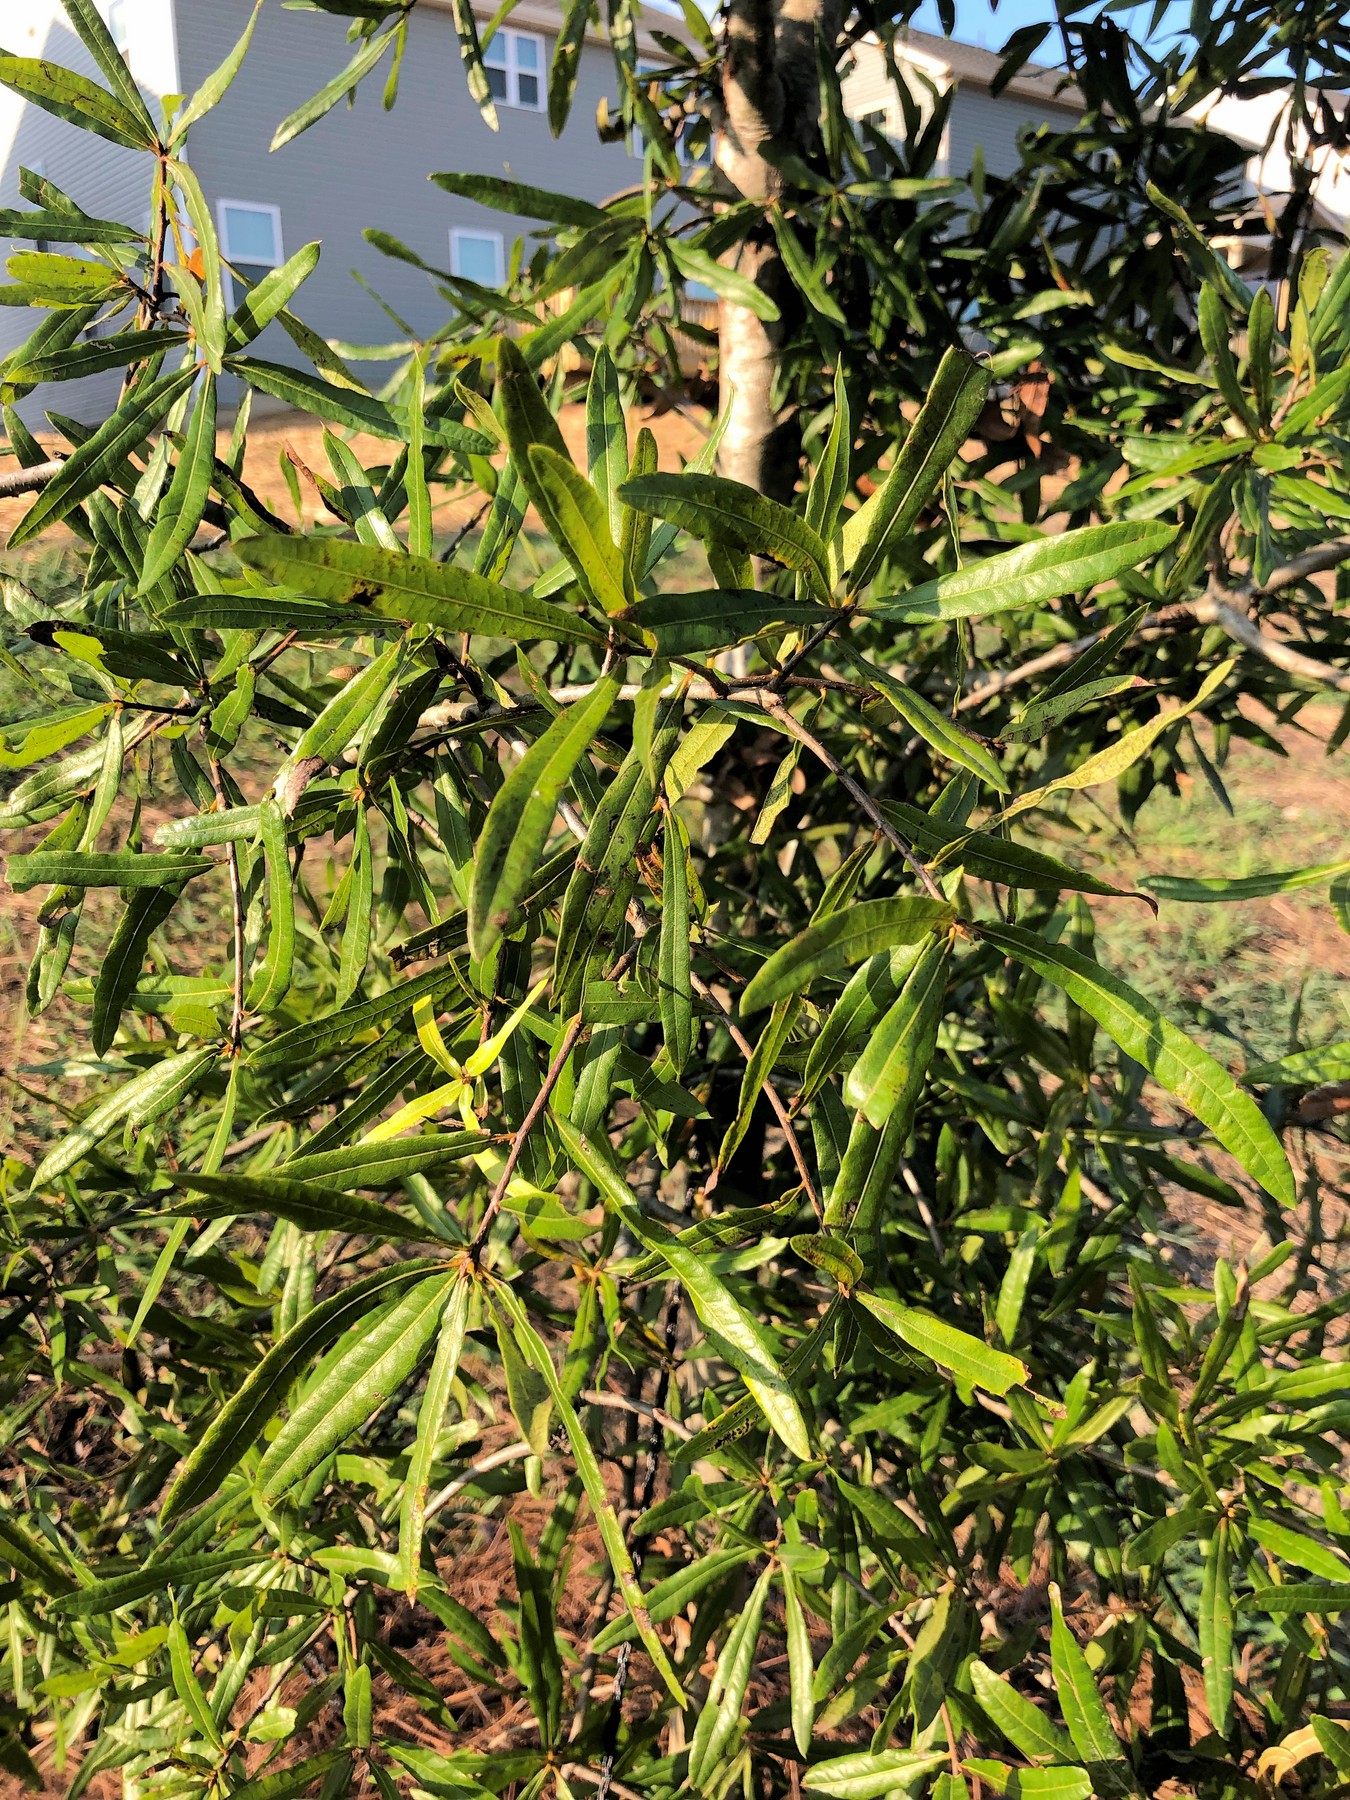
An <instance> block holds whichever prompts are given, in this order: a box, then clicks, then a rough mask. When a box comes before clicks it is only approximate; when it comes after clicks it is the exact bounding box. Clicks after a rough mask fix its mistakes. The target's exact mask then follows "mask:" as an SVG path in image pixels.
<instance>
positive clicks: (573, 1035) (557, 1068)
mask: <svg viewBox="0 0 1350 1800" xmlns="http://www.w3.org/2000/svg"><path fill="white" fill-rule="evenodd" d="M637 952H638V947H637V945H636V944H630V945H629V947H628V949H627V950H625V951H624V953H623V955H622V956H621V957H620V958H619V960H618V962H616V963H615V964H614V966H613V968H612V969H610V970H609V971H608V973H607V974H606V976H605V980H606V981H620V980H622V979H623V977H624V975H626V974H627V972H628V970H629V968H630V966H631V965H632V963H633V960H634V959H635V957H636V956H637ZM585 1029H586V1027H585V1024H584V1023H583V1021H582V1017H581V1014H580V1013H578V1014H577V1016H576V1018H575V1019H573V1021H572V1023H571V1024H570V1025H569V1026H568V1027H567V1031H566V1033H565V1034H564V1036H563V1041H562V1043H561V1044H560V1045H559V1046H558V1051H557V1054H556V1055H555V1056H554V1058H553V1061H552V1062H551V1063H550V1064H549V1066H548V1073H547V1074H546V1075H545V1076H544V1080H543V1085H542V1086H541V1087H540V1089H539V1092H538V1093H537V1094H536V1095H535V1097H534V1100H533V1102H532V1104H531V1106H530V1110H529V1111H528V1112H527V1113H526V1115H525V1117H524V1118H523V1119H522V1120H521V1122H520V1125H519V1127H518V1129H517V1130H516V1133H515V1135H514V1136H513V1137H512V1139H511V1148H510V1149H509V1150H508V1151H507V1153H506V1166H505V1167H504V1168H503V1170H502V1172H501V1174H500V1176H499V1177H498V1178H497V1185H496V1187H494V1188H493V1190H492V1193H491V1195H490V1196H489V1198H488V1203H487V1205H486V1207H484V1209H483V1217H482V1219H481V1220H480V1221H479V1225H478V1229H477V1231H476V1232H475V1233H474V1234H473V1241H472V1242H471V1243H470V1245H469V1255H470V1256H471V1257H473V1259H474V1260H475V1262H476V1261H477V1260H478V1257H479V1256H480V1255H481V1254H482V1250H483V1245H484V1244H485V1243H486V1242H487V1238H488V1233H489V1232H490V1231H491V1230H492V1226H493V1222H494V1220H495V1219H496V1217H497V1214H498V1213H499V1212H500V1211H501V1207H502V1201H503V1200H505V1198H506V1190H507V1188H509V1187H510V1185H511V1177H512V1176H513V1175H514V1174H515V1172H516V1165H517V1164H518V1163H519V1161H520V1158H521V1155H522V1154H523V1152H524V1149H525V1144H526V1141H527V1140H528V1138H529V1135H530V1133H531V1132H532V1131H533V1130H534V1128H535V1126H536V1125H537V1124H538V1123H539V1121H540V1119H541V1118H542V1117H543V1114H544V1111H545V1109H546V1107H547V1106H548V1103H549V1099H550V1096H551V1095H552V1093H553V1090H554V1088H555V1087H557V1085H558V1081H559V1078H560V1077H561V1075H562V1072H563V1070H564V1069H565V1068H566V1066H567V1059H568V1057H569V1056H570V1055H571V1054H572V1052H573V1051H574V1050H575V1049H576V1047H577V1042H578V1040H579V1038H580V1037H581V1034H582V1032H583V1031H584V1030H585Z"/></svg>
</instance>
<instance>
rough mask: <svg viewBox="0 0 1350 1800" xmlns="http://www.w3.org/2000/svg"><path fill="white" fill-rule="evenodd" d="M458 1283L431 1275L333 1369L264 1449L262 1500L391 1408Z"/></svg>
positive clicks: (260, 1476)
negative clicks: (372, 1417)
mask: <svg viewBox="0 0 1350 1800" xmlns="http://www.w3.org/2000/svg"><path fill="white" fill-rule="evenodd" d="M461 1280H462V1276H461V1275H460V1273H459V1271H458V1270H456V1271H453V1272H451V1273H449V1274H436V1275H428V1276H427V1277H426V1279H425V1280H423V1281H419V1282H418V1283H417V1284H416V1286H415V1287H412V1288H410V1289H409V1290H408V1292H407V1293H406V1294H404V1295H403V1296H402V1297H401V1298H400V1299H399V1300H397V1301H395V1303H394V1305H393V1306H392V1307H390V1309H389V1311H388V1312H387V1313H385V1314H384V1316H383V1317H382V1318H380V1319H378V1320H377V1321H376V1323H375V1324H374V1325H373V1326H372V1327H371V1328H370V1329H369V1330H367V1331H365V1332H362V1333H361V1335H360V1336H359V1337H357V1338H356V1339H355V1341H354V1342H353V1343H352V1344H350V1345H349V1346H348V1348H347V1349H346V1350H344V1351H343V1353H342V1354H341V1355H340V1356H338V1357H336V1358H334V1359H333V1360H332V1361H330V1362H329V1363H328V1365H327V1367H326V1368H325V1370H324V1372H323V1374H322V1375H321V1376H320V1378H319V1380H318V1381H317V1382H316V1383H315V1385H314V1386H313V1387H312V1388H311V1389H310V1390H309V1392H308V1393H307V1394H306V1395H305V1397H304V1399H303V1400H302V1401H301V1402H300V1404H299V1405H298V1406H297V1407H296V1409H295V1411H294V1412H293V1413H292V1414H291V1416H290V1418H289V1419H288V1420H287V1421H286V1423H285V1424H284V1425H283V1426H282V1428H281V1430H280V1431H279V1432H278V1433H277V1435H276V1436H275V1437H274V1438H273V1439H272V1441H271V1443H270V1444H269V1445H268V1446H267V1450H266V1453H265V1454H264V1456H263V1459H262V1462H261V1464H260V1465H259V1468H258V1489H259V1492H260V1493H261V1494H262V1497H263V1499H264V1500H266V1501H268V1502H269V1503H270V1502H271V1501H274V1500H276V1499H278V1498H279V1497H280V1496H281V1495H282V1494H284V1493H285V1492H286V1490H287V1488H290V1487H293V1486H294V1485H295V1483H296V1482H297V1481H301V1480H303V1478H304V1477H305V1476H306V1475H308V1474H309V1472H310V1471H311V1470H312V1469H315V1468H317V1467H318V1465H319V1464H320V1463H321V1462H322V1461H323V1460H324V1458H325V1457H326V1456H328V1455H329V1453H330V1452H331V1451H333V1450H335V1449H336V1448H337V1447H338V1445H339V1444H341V1443H343V1442H344V1441H345V1439H347V1438H348V1437H350V1436H351V1434H352V1432H354V1431H355V1430H356V1429H357V1428H358V1427H359V1426H360V1425H361V1424H362V1422H363V1421H364V1420H365V1419H367V1418H368V1417H369V1416H370V1414H371V1413H372V1412H375V1411H377V1410H378V1409H379V1408H380V1407H382V1406H384V1405H385V1404H386V1403H387V1402H388V1400H389V1398H390V1396H391V1395H392V1394H393V1393H394V1391H395V1389H396V1388H398V1387H399V1386H400V1385H401V1384H402V1383H403V1382H404V1381H405V1380H406V1379H407V1377H408V1376H409V1375H410V1374H411V1373H412V1371H413V1370H414V1369H415V1368H416V1367H417V1365H418V1363H419V1362H420V1361H421V1359H422V1355H423V1353H424V1351H425V1350H426V1347H427V1345H428V1344H429V1343H430V1342H431V1339H432V1338H433V1337H434V1336H435V1334H436V1331H437V1329H438V1327H439V1325H440V1320H441V1315H442V1313H443V1312H444V1310H445V1303H446V1301H447V1299H448V1298H449V1296H450V1292H451V1290H452V1289H453V1288H454V1287H455V1285H456V1284H457V1283H458V1282H460V1281H461Z"/></svg>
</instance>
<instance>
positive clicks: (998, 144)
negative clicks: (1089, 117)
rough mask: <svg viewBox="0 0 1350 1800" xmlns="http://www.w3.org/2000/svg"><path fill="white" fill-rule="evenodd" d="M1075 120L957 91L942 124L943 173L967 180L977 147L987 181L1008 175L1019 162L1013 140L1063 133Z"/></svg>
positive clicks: (1006, 98)
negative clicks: (1040, 131) (1044, 131)
mask: <svg viewBox="0 0 1350 1800" xmlns="http://www.w3.org/2000/svg"><path fill="white" fill-rule="evenodd" d="M1077 116H1078V113H1077V110H1076V109H1070V108H1067V107H1060V106H1053V105H1046V104H1044V103H1042V102H1038V101H1035V100H1025V99H1020V98H1017V97H1015V96H1013V95H1009V94H998V95H991V94H989V93H987V92H985V91H984V90H983V89H982V88H977V87H965V86H961V85H958V87H957V90H956V94H955V97H954V98H953V100H952V110H951V115H950V117H949V119H948V121H947V168H948V170H949V172H950V173H951V174H953V175H961V176H965V175H968V174H969V173H970V171H971V169H972V168H973V167H974V163H975V147H976V145H977V144H978V145H979V147H980V148H981V150H982V151H983V152H984V166H985V169H986V171H987V172H988V173H989V174H990V175H1012V174H1013V173H1014V172H1015V171H1016V169H1017V166H1018V163H1019V162H1020V160H1021V157H1020V154H1019V149H1018V140H1019V139H1020V138H1021V137H1022V136H1023V134H1024V133H1025V132H1027V131H1031V130H1035V129H1036V128H1038V127H1039V126H1042V125H1045V126H1047V127H1048V128H1049V129H1050V130H1051V131H1063V130H1065V129H1066V128H1067V127H1068V126H1070V125H1071V124H1072V123H1073V121H1074V120H1075V118H1077Z"/></svg>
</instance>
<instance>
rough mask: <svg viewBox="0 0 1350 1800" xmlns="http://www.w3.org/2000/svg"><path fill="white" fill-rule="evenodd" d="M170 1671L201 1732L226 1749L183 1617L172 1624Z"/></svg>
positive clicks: (217, 1747)
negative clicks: (193, 1664)
mask: <svg viewBox="0 0 1350 1800" xmlns="http://www.w3.org/2000/svg"><path fill="white" fill-rule="evenodd" d="M169 1672H170V1678H171V1680H172V1681H173V1689H174V1692H175V1693H176V1694H177V1696H178V1698H179V1699H180V1700H181V1701H182V1702H183V1705H184V1706H185V1707H186V1708H187V1712H188V1717H189V1718H190V1719H191V1720H192V1722H193V1724H194V1725H195V1726H196V1728H197V1731H198V1733H199V1734H200V1735H201V1736H202V1737H204V1738H205V1739H206V1741H207V1742H208V1743H209V1744H211V1745H213V1746H214V1748H215V1749H217V1750H222V1749H223V1748H224V1742H223V1740H222V1738H221V1735H220V1727H219V1726H218V1725H217V1724H216V1719H215V1714H214V1713H213V1712H212V1711H211V1708H210V1707H209V1706H208V1705H207V1702H206V1695H205V1694H204V1693H203V1692H202V1689H201V1683H200V1682H199V1681H198V1680H197V1675H196V1671H195V1670H194V1669H193V1667H192V1650H191V1647H190V1646H189V1644H188V1640H187V1633H186V1632H185V1631H184V1630H183V1622H182V1620H181V1619H174V1620H173V1621H172V1623H171V1624H170V1626H169Z"/></svg>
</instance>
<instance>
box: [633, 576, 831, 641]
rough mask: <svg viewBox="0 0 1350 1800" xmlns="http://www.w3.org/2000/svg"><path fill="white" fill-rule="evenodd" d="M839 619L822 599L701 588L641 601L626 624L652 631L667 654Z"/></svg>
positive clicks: (652, 639)
mask: <svg viewBox="0 0 1350 1800" xmlns="http://www.w3.org/2000/svg"><path fill="white" fill-rule="evenodd" d="M837 617H838V615H837V614H836V613H832V612H831V610H830V608H829V607H828V606H822V605H821V604H820V603H819V601H816V600H794V599H792V598H791V596H785V595H782V594H759V593H756V592H755V591H754V590H753V589H751V588H696V589H694V590H692V591H691V592H680V591H678V590H676V591H672V592H671V593H667V594H653V595H652V596H651V598H650V599H647V600H639V601H638V602H637V604H636V605H635V606H633V607H632V608H630V610H629V611H628V613H627V614H626V622H630V623H632V624H633V625H636V626H637V627H638V629H639V630H640V631H641V632H643V633H644V634H645V635H647V636H648V637H649V638H650V640H651V641H652V642H653V643H654V644H655V646H656V648H657V650H658V651H659V652H660V654H661V655H662V656H701V655H703V654H704V653H705V652H707V651H709V650H727V649H730V648H731V646H732V645H734V644H741V643H744V642H745V641H746V639H747V638H756V637H760V636H763V635H764V634H766V633H768V632H772V631H779V630H781V629H783V628H784V627H786V626H789V625H806V626H816V625H824V624H828V623H829V622H830V620H831V619H832V618H837Z"/></svg>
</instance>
